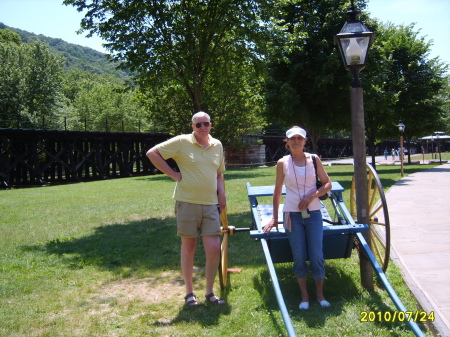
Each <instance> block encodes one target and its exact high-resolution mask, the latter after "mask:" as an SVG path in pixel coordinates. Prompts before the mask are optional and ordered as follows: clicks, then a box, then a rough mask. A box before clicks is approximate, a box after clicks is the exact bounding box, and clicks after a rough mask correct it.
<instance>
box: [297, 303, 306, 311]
mask: <svg viewBox="0 0 450 337" xmlns="http://www.w3.org/2000/svg"><path fill="white" fill-rule="evenodd" d="M298 307H299V308H300V309H301V310H308V309H309V302H301V303H300V305H299V306H298Z"/></svg>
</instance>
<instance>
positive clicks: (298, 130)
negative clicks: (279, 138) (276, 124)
mask: <svg viewBox="0 0 450 337" xmlns="http://www.w3.org/2000/svg"><path fill="white" fill-rule="evenodd" d="M295 135H299V136H302V137H303V138H306V131H305V130H303V129H302V128H291V129H289V130H287V131H286V137H287V138H291V137H292V136H295Z"/></svg>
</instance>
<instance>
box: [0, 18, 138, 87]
mask: <svg viewBox="0 0 450 337" xmlns="http://www.w3.org/2000/svg"><path fill="white" fill-rule="evenodd" d="M0 29H9V30H11V31H13V32H16V33H17V34H19V36H20V38H21V39H22V42H24V43H32V42H34V41H36V40H38V41H41V42H43V43H45V44H47V45H48V46H49V48H50V50H51V51H53V52H55V53H58V54H60V55H62V56H63V57H64V58H65V60H66V62H65V65H64V68H65V70H72V69H82V70H89V71H92V72H93V73H96V74H112V75H114V76H117V77H119V78H121V79H124V80H125V79H127V78H128V77H129V72H127V71H123V70H118V69H116V67H117V63H113V62H110V61H109V60H108V59H107V58H106V54H104V53H101V52H98V51H96V50H94V49H92V48H88V47H83V46H80V45H77V44H73V43H68V42H66V41H64V40H62V39H55V38H51V37H48V36H44V35H42V34H40V35H37V34H33V33H30V32H27V31H24V30H21V29H18V28H13V27H9V26H6V25H5V24H3V23H1V22H0Z"/></svg>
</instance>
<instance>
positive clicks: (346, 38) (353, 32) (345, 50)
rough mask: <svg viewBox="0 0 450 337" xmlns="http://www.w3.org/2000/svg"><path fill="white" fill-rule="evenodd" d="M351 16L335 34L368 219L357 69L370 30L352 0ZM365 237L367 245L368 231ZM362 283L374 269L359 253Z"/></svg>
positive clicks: (361, 219) (360, 214) (359, 200)
mask: <svg viewBox="0 0 450 337" xmlns="http://www.w3.org/2000/svg"><path fill="white" fill-rule="evenodd" d="M347 14H348V15H349V17H350V19H349V20H348V21H346V23H345V24H344V26H343V27H342V29H341V31H340V32H339V34H337V35H336V36H335V40H336V43H337V44H338V46H339V49H340V52H341V55H342V59H343V61H344V64H345V67H346V69H347V70H349V71H351V72H352V74H353V81H352V87H351V88H350V109H351V119H352V142H353V164H354V177H355V190H356V209H357V222H358V223H360V224H368V223H369V196H368V193H367V190H368V182H367V168H366V163H367V160H366V136H365V123H364V99H363V89H362V85H361V81H360V79H359V72H360V71H361V70H362V69H363V68H364V67H365V62H366V57H367V53H368V51H369V47H370V45H371V43H372V39H373V33H372V32H370V31H369V30H368V29H367V27H366V26H365V25H364V24H363V23H362V22H361V21H360V20H357V19H356V17H357V16H358V15H359V14H360V12H359V11H358V10H356V8H355V6H354V4H353V1H352V4H351V8H350V10H349V11H348V12H347ZM363 235H364V237H365V239H366V241H367V243H368V244H369V245H370V242H371V239H370V236H371V234H370V231H368V232H365V233H364V234H363ZM360 274H361V284H362V286H363V287H365V288H366V289H373V270H372V267H371V265H370V262H369V260H368V259H367V258H366V257H365V256H364V255H363V254H360Z"/></svg>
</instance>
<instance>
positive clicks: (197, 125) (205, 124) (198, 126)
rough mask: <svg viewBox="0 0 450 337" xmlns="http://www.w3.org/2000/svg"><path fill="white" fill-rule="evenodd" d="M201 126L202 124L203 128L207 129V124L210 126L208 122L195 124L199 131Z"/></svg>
mask: <svg viewBox="0 0 450 337" xmlns="http://www.w3.org/2000/svg"><path fill="white" fill-rule="evenodd" d="M202 124H203V125H204V126H205V127H208V126H209V124H210V122H200V123H196V124H195V127H196V128H197V129H200V128H201V127H202Z"/></svg>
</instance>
